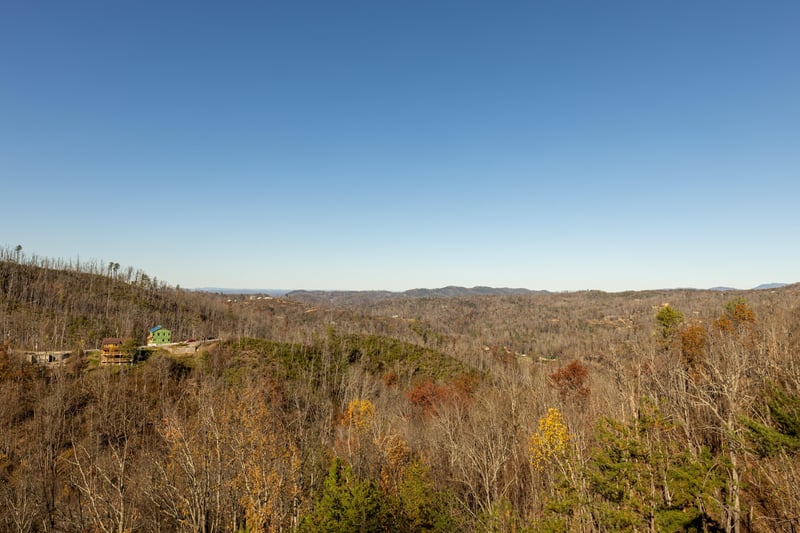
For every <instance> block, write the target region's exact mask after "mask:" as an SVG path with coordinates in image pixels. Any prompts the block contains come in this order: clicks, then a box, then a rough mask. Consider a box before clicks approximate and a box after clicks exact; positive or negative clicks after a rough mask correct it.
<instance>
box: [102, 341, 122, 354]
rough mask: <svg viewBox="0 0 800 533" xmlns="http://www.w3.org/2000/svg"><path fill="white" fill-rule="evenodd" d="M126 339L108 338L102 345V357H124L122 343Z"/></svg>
mask: <svg viewBox="0 0 800 533" xmlns="http://www.w3.org/2000/svg"><path fill="white" fill-rule="evenodd" d="M123 342H125V339H123V338H122V337H106V338H105V339H103V342H102V343H101V344H100V355H104V356H106V357H109V356H110V357H119V356H121V355H122V343H123Z"/></svg>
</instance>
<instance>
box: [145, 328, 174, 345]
mask: <svg viewBox="0 0 800 533" xmlns="http://www.w3.org/2000/svg"><path fill="white" fill-rule="evenodd" d="M171 336H172V332H171V331H170V330H168V329H166V328H164V327H163V326H156V327H154V328H150V330H149V332H148V334H147V344H148V345H153V344H169V343H170V342H171V340H170V337H171Z"/></svg>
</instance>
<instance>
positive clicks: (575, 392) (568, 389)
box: [550, 359, 591, 400]
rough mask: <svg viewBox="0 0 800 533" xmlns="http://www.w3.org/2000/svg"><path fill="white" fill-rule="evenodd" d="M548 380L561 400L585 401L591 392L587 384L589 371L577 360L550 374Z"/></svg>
mask: <svg viewBox="0 0 800 533" xmlns="http://www.w3.org/2000/svg"><path fill="white" fill-rule="evenodd" d="M550 379H551V381H552V383H553V386H554V387H555V388H556V390H558V395H559V396H560V397H561V399H562V400H566V399H568V398H576V399H579V400H585V399H586V398H588V397H589V393H590V392H591V391H590V389H589V384H588V381H589V369H587V368H586V366H584V365H582V364H581V363H580V361H578V360H577V359H576V360H574V361H572V362H571V363H569V364H568V365H566V366H562V367H561V368H559V369H558V370H556V371H555V372H553V373H552V374H550Z"/></svg>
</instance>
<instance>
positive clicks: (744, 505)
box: [0, 250, 800, 532]
mask: <svg viewBox="0 0 800 533" xmlns="http://www.w3.org/2000/svg"><path fill="white" fill-rule="evenodd" d="M799 305H800V286H797V285H792V286H786V287H781V288H774V289H768V290H759V291H699V290H673V291H648V292H630V293H616V294H608V293H603V292H597V291H586V292H576V293H558V294H546V293H522V294H516V293H508V294H501V295H473V296H452V297H440V296H426V295H422V296H415V297H412V296H409V295H402V296H401V297H386V298H381V299H379V300H374V301H359V299H353V298H348V299H346V300H343V301H342V302H339V303H338V304H337V305H332V304H331V303H330V302H329V303H327V304H326V303H323V302H321V301H305V302H302V301H298V300H292V299H291V298H273V297H267V296H266V295H264V296H260V295H239V296H236V295H222V294H211V293H203V292H193V291H187V290H182V289H180V288H177V287H172V286H169V285H168V284H166V283H163V282H160V281H158V280H157V279H156V278H155V277H152V278H151V277H150V276H148V275H146V274H145V273H143V272H141V271H138V270H134V269H130V268H129V269H121V268H120V266H119V265H118V264H115V263H109V264H107V265H105V264H101V263H96V262H95V263H88V264H74V263H65V262H62V261H57V260H48V259H42V258H26V257H24V255H22V254H21V253H20V251H19V250H5V251H4V252H3V254H2V261H0V334H2V339H3V344H2V349H0V395H2V396H0V397H2V399H3V401H2V403H0V524H2V526H0V527H2V529H4V530H8V531H112V530H113V531H251V532H256V531H616V530H619V531H687V530H689V531H692V530H694V531H796V530H797V529H798V528H800V503H798V502H800V488H799V487H800V462H798V458H799V457H800V456H798V452H799V451H800V366H799V365H800V341H798V339H799V338H800V313H798V311H799V310H800V309H799V307H798V306H799ZM154 325H163V326H164V327H166V328H169V329H170V330H171V331H172V332H173V339H175V340H177V341H179V343H178V344H180V342H181V341H185V340H187V339H197V338H212V337H213V338H214V339H216V342H214V343H212V344H208V345H203V347H202V348H201V349H198V350H197V351H196V352H194V353H189V354H186V353H177V352H174V351H171V350H170V349H169V347H164V348H163V349H158V350H153V351H152V352H151V353H150V355H149V357H148V358H147V359H146V360H144V361H142V362H138V363H136V364H130V365H127V364H126V365H103V364H100V363H99V359H98V358H97V356H96V352H95V349H97V348H99V343H100V341H101V339H102V338H104V337H109V336H114V337H127V338H130V339H133V340H135V341H136V342H138V343H144V342H145V337H146V333H147V329H148V328H149V327H152V326H154ZM37 349H38V350H62V351H64V352H65V353H69V354H70V355H69V356H68V357H66V358H65V359H63V360H61V361H58V362H56V363H52V364H44V365H40V364H32V363H30V360H29V359H26V358H25V356H24V355H25V353H27V352H30V351H34V350H37Z"/></svg>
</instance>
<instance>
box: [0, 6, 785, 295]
mask: <svg viewBox="0 0 800 533" xmlns="http://www.w3.org/2000/svg"><path fill="white" fill-rule="evenodd" d="M798 28H800V2H796V1H787V2H752V1H746V2H745V1H742V2H735V1H729V0H724V1H723V0H700V1H697V0H692V1H689V0H686V1H679V0H670V1H667V0H652V1H642V0H631V1H625V2H623V1H596V0H591V1H590V0H586V1H580V0H552V1H519V2H517V1H514V2H488V1H480V2H477V1H470V0H455V1H435V0H434V1H431V0H425V1H414V0H412V1H381V0H378V1H376V0H369V1H367V0H365V1H359V2H357V1H318V2H307V1H292V2H280V3H279V2H256V1H253V2H213V3H212V2H202V1H186V2H178V1H175V2H172V1H169V2H163V1H158V2H157V1H149V0H145V1H142V0H136V1H133V0H127V1H126V0H114V1H109V0H102V1H99V0H98V1H95V2H85V1H81V0H75V1H69V2H64V1H50V2H46V1H43V2H30V1H23V0H13V1H6V2H4V3H3V6H2V10H1V12H0V184H2V185H1V186H2V205H1V206H0V245H7V246H15V245H17V244H21V245H22V246H23V248H24V251H25V252H27V253H29V254H32V253H35V254H38V255H40V256H47V257H60V258H67V259H68V258H76V257H80V258H81V259H97V260H99V261H102V262H108V261H116V262H119V263H121V264H122V265H123V266H133V267H135V268H141V269H143V270H145V271H146V272H147V273H148V274H150V275H151V276H156V277H158V278H159V279H163V280H165V281H167V282H169V283H170V284H173V285H181V286H182V287H208V286H216V287H235V288H308V289H316V288H320V289H390V290H405V289H409V288H415V287H440V286H444V285H449V284H454V285H465V286H473V285H491V286H513V287H528V288H531V289H551V290H579V289H602V290H610V291H616V290H624V289H646V288H663V287H686V286H692V287H711V286H715V285H728V286H734V287H740V288H748V287H752V286H754V285H757V284H759V283H763V282H775V281H779V282H794V281H800V246H799V245H798V233H799V231H800V31H799V30H798Z"/></svg>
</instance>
